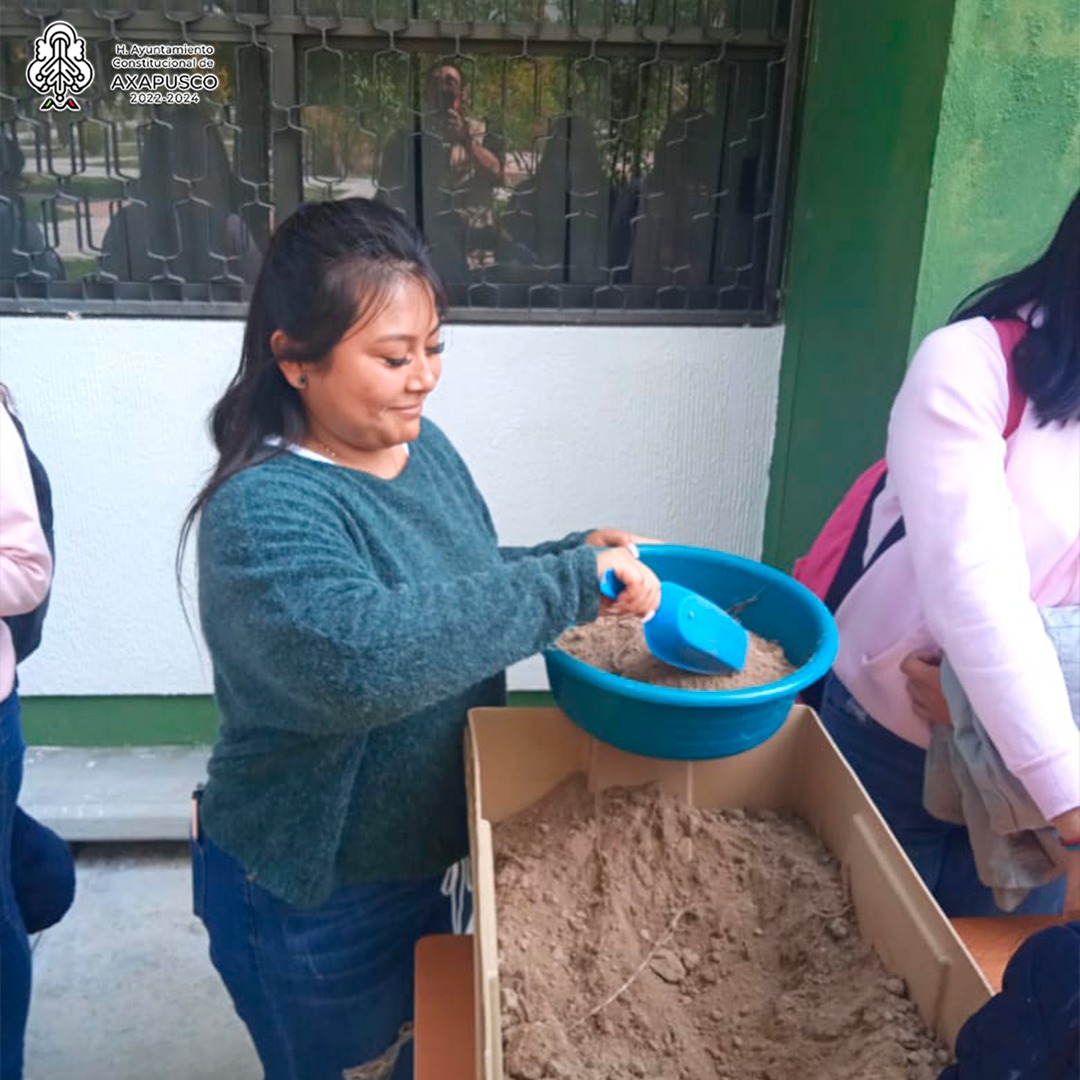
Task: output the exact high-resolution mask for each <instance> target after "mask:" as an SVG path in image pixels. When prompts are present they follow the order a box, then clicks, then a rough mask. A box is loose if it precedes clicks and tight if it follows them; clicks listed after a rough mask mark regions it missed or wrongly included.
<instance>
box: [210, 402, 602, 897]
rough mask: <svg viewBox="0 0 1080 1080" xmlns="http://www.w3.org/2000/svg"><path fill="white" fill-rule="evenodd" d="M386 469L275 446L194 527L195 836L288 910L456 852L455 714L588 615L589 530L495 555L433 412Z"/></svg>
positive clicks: (496, 691) (593, 601)
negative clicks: (206, 738)
mask: <svg viewBox="0 0 1080 1080" xmlns="http://www.w3.org/2000/svg"><path fill="white" fill-rule="evenodd" d="M411 450H412V452H411V455H410V458H409V461H408V464H407V465H406V467H405V469H404V471H403V472H402V473H401V474H400V475H399V476H398V477H397V478H395V479H393V480H383V479H380V478H379V477H375V476H371V475H369V474H367V473H362V472H356V471H353V470H351V469H346V468H342V467H340V466H337V465H332V464H330V463H323V462H320V461H314V460H311V459H307V458H303V457H300V456H298V455H296V454H293V453H288V452H286V453H282V454H279V455H278V456H276V457H273V458H271V459H270V460H268V461H265V462H263V463H261V464H258V465H254V466H251V467H250V468H248V469H245V470H244V471H242V472H240V473H238V474H237V475H236V476H233V477H232V478H230V479H229V480H227V481H226V482H225V483H224V484H223V485H222V486H221V487H220V488H219V489H218V491H217V492H216V493H215V494H214V496H213V497H212V498H211V500H210V502H209V504H208V505H207V506H206V508H205V510H204V511H203V515H202V521H201V523H200V526H199V537H198V558H199V614H200V618H201V621H202V628H203V633H204V635H205V637H206V642H207V645H208V646H209V649H210V655H211V658H212V660H213V668H214V691H215V696H216V698H217V703H218V709H219V711H220V717H221V729H220V735H219V738H218V742H217V745H216V746H215V747H214V752H213V755H212V756H211V759H210V764H209V780H208V782H207V785H206V790H205V793H204V795H203V802H202V826H203V828H204V829H205V830H206V833H207V835H209V836H210V837H211V838H212V839H213V840H214V841H215V842H216V843H217V844H218V845H219V846H220V847H222V848H224V849H225V850H226V851H227V852H229V853H230V854H231V855H232V856H233V857H234V858H236V859H237V860H238V861H239V862H240V863H241V864H242V865H243V866H244V868H245V869H246V870H247V871H248V873H250V874H253V875H254V876H255V879H256V880H257V881H258V882H259V883H260V884H262V885H263V886H264V887H265V888H267V889H268V890H270V891H271V892H272V893H274V894H275V895H277V896H279V897H280V898H282V899H283V900H286V901H287V902H289V903H291V904H294V905H297V906H312V905H315V904H319V903H321V902H322V901H324V900H326V899H327V898H328V897H329V896H330V895H331V893H333V892H334V891H335V890H336V889H338V888H340V887H341V886H344V885H348V884H350V883H354V882H361V881H398V880H408V879H415V878H420V877H426V876H428V875H434V874H437V873H439V872H440V871H442V870H443V869H444V868H445V867H446V866H448V865H449V864H451V863H452V862H454V861H455V860H457V859H459V858H461V857H462V856H463V855H465V854H466V852H467V851H468V831H467V826H466V808H465V785H464V768H463V758H462V734H463V730H464V727H465V720H466V712H467V710H468V709H470V708H473V707H474V706H478V705H501V704H503V703H504V698H505V680H504V677H503V674H502V672H503V668H505V667H506V666H507V665H508V664H511V663H514V662H515V661H517V660H521V659H523V658H524V657H526V656H529V655H531V654H533V653H535V652H537V651H538V650H539V649H542V648H544V647H545V646H547V645H549V644H550V643H551V642H552V641H554V639H555V638H556V637H557V636H558V635H559V634H560V633H561V632H562V631H563V630H565V629H566V628H567V627H568V626H571V625H573V624H574V623H576V622H587V621H590V620H592V619H594V618H595V617H596V615H597V611H598V606H599V601H598V596H597V571H596V553H595V551H594V550H593V549H592V548H590V547H587V546H584V544H583V540H584V534H582V533H576V534H573V535H572V536H569V537H566V539H565V540H562V541H558V542H555V543H552V544H545V545H541V546H540V547H537V548H528V549H521V548H516V549H507V548H503V549H500V548H499V547H498V546H497V543H496V539H495V531H494V529H493V527H492V524H491V518H490V515H489V514H488V511H487V507H486V506H485V504H484V501H483V499H482V498H481V496H480V493H479V492H478V491H477V489H476V486H475V485H474V483H473V481H472V477H471V476H470V475H469V472H468V469H467V468H466V467H465V464H464V462H462V460H461V458H460V457H458V455H457V453H456V452H455V450H454V449H453V447H452V446H451V445H450V443H449V441H448V440H447V439H446V437H445V436H444V435H443V434H442V432H441V431H439V429H438V428H437V427H436V426H435V425H434V424H432V423H431V422H430V421H425V422H424V424H423V425H422V429H421V433H420V437H419V439H417V441H416V442H415V443H413V444H412V448H411Z"/></svg>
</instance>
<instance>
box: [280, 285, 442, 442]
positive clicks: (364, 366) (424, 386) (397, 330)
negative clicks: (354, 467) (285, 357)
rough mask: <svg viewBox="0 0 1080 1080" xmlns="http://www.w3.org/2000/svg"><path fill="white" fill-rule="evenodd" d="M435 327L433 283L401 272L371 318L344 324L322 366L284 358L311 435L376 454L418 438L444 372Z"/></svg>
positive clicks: (284, 366) (283, 365) (287, 375)
mask: <svg viewBox="0 0 1080 1080" xmlns="http://www.w3.org/2000/svg"><path fill="white" fill-rule="evenodd" d="M440 329H441V323H440V320H439V313H438V310H437V308H436V305H435V297H434V295H433V293H432V291H431V287H430V286H429V285H428V284H427V282H426V281H424V280H423V279H422V278H419V277H416V276H413V275H405V274H403V275H402V276H401V277H399V278H398V279H397V281H396V282H394V283H393V284H392V285H391V286H390V288H389V290H388V292H387V294H386V296H385V298H384V299H383V301H382V303H381V304H380V306H379V309H378V311H376V313H375V315H374V316H372V317H371V318H368V319H362V320H360V321H359V322H358V323H356V324H355V325H354V326H353V327H352V328H350V329H349V330H348V331H347V332H346V334H345V336H344V337H343V338H342V339H341V340H340V341H339V342H338V343H337V344H336V345H335V346H334V348H333V349H331V350H330V352H329V353H328V354H327V356H326V358H325V360H323V361H322V362H321V363H317V364H304V363H296V362H290V361H285V362H283V363H282V365H281V368H282V371H283V372H284V374H285V377H286V378H287V379H288V380H289V382H290V383H292V385H293V386H295V387H296V388H297V389H298V390H299V391H300V396H301V398H302V400H303V403H304V409H305V412H306V413H307V419H308V429H309V434H310V436H311V437H312V438H313V439H314V440H316V441H317V442H320V443H322V444H323V445H324V446H325V447H326V448H327V449H329V450H332V451H333V452H334V453H335V454H338V452H339V451H347V450H352V451H359V452H361V453H369V454H378V453H379V452H380V451H384V450H388V449H391V448H393V447H397V446H400V445H401V444H402V443H406V442H412V441H413V440H414V439H416V438H417V436H418V435H419V434H420V418H421V415H422V413H423V408H424V402H425V400H426V399H427V396H428V394H430V393H431V391H432V390H434V389H435V387H436V385H437V384H438V381H439V376H440V375H441V374H442V357H441V353H442V342H441V340H440V337H439V332H440ZM341 456H342V457H344V456H345V454H344V453H342V454H341Z"/></svg>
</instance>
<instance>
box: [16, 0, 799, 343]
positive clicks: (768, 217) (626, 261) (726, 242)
mask: <svg viewBox="0 0 1080 1080" xmlns="http://www.w3.org/2000/svg"><path fill="white" fill-rule="evenodd" d="M57 18H62V19H64V20H66V21H67V22H69V23H70V24H71V25H72V26H73V27H74V28H75V30H76V31H77V32H78V34H80V35H81V36H82V37H84V38H85V40H86V47H85V54H86V59H88V60H90V61H91V62H92V63H93V65H94V68H95V73H96V75H95V80H94V82H93V84H92V85H91V86H90V87H89V89H88V90H87V91H86V92H85V93H84V94H82V95H80V97H79V104H80V110H79V111H77V112H61V111H46V112H42V111H41V110H40V108H39V106H40V104H41V102H42V96H41V95H40V94H38V93H37V92H35V91H34V90H32V89H31V87H30V85H29V83H28V82H27V67H28V64H30V63H31V62H32V60H33V59H34V41H35V39H36V38H38V37H39V36H40V35H41V34H42V33H43V32H44V30H45V28H46V27H47V26H49V25H50V24H51V23H52V22H53V21H54V20H55V19H57ZM802 19H803V0H164V2H161V3H158V2H152V0H78V2H73V0H67V2H63V3H60V2H54V0H35V2H29V3H28V2H23V3H19V4H16V3H13V2H11V0H0V135H2V138H0V165H2V182H3V186H2V190H0V311H8V312H11V311H18V312H29V313H33V312H62V311H76V312H80V313H83V314H126V315H198V316H207V315H220V316H233V317H235V316H239V315H242V314H243V311H244V305H245V301H246V299H247V298H248V297H249V295H250V290H251V285H252V283H253V280H254V276H255V274H256V273H257V269H258V262H259V253H260V251H262V250H264V249H265V246H266V243H267V240H268V237H269V234H270V230H271V228H272V226H273V222H274V220H275V219H276V220H280V219H281V218H283V217H284V216H285V215H287V214H288V213H289V212H291V211H292V210H293V209H294V208H295V207H296V206H297V205H298V204H299V203H300V202H301V201H303V200H310V199H324V198H341V197H345V196H348V195H366V196H370V197H374V198H378V199H381V200H385V201H387V202H389V203H390V204H391V205H394V206H396V207H398V208H399V209H400V210H401V211H402V212H403V213H405V214H407V215H408V216H410V217H411V218H412V219H413V220H414V221H416V222H417V224H418V225H419V226H420V227H421V228H422V229H423V231H424V233H425V236H426V237H427V239H428V242H429V243H430V245H431V248H432V252H433V255H434V259H435V262H436V264H437V266H438V267H439V269H440V271H441V273H442V276H443V278H444V280H445V283H446V286H447V291H448V293H449V296H450V299H451V305H452V309H453V314H454V316H455V317H457V318H458V319H462V320H473V321H519V320H527V321H560V322H567V321H580V322H623V323H628V322H688V323H737V324H743V323H767V322H770V321H772V320H774V319H775V318H776V316H777V305H778V297H779V284H780V276H781V260H782V247H783V231H784V230H783V224H784V203H785V194H786V191H787V188H788V186H789V176H788V173H789V161H790V144H791V137H792V133H791V127H792V123H791V120H792V112H793V106H794V96H795V91H796V85H797V61H798V54H799V41H800V37H801V33H800V31H801V26H802ZM136 43H139V44H142V45H148V44H159V43H198V44H208V45H212V46H213V47H214V50H215V51H214V64H215V67H214V72H215V74H216V75H217V76H218V78H219V80H220V83H219V86H218V87H217V88H216V89H215V90H214V91H212V92H209V93H208V92H205V91H204V92H202V93H201V95H200V97H201V100H200V102H199V103H198V104H197V105H196V104H182V105H180V104H165V105H161V104H154V105H145V104H142V103H141V99H139V98H137V97H133V96H132V93H131V91H130V90H121V89H111V88H110V86H111V81H112V78H113V76H114V75H115V74H117V72H118V71H123V69H121V68H117V67H116V66H115V65H114V60H115V58H117V57H122V56H123V55H124V52H125V48H126V49H127V50H128V53H129V54H130V50H131V47H132V46H133V45H134V44H136Z"/></svg>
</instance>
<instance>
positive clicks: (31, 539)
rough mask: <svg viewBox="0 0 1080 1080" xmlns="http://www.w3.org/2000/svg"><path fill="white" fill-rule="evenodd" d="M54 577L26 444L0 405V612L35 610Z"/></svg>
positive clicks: (12, 613) (17, 613)
mask: <svg viewBox="0 0 1080 1080" xmlns="http://www.w3.org/2000/svg"><path fill="white" fill-rule="evenodd" d="M51 581H52V558H51V556H50V555H49V545H48V544H47V543H46V541H45V533H44V532H43V531H42V528H41V521H40V519H39V518H38V506H37V497H36V496H35V495H34V482H33V480H32V479H31V477H30V465H29V463H28V462H27V460H26V450H25V447H24V446H23V441H22V439H21V438H20V437H19V433H18V431H17V430H16V429H15V424H14V422H13V421H12V419H11V417H10V416H9V415H8V412H7V409H5V408H4V407H3V406H2V405H0V615H22V614H24V613H26V612H28V611H33V610H34V608H36V607H37V606H38V605H39V604H40V603H41V602H42V601H43V600H44V599H45V597H46V596H47V595H48V592H49V585H50V583H51Z"/></svg>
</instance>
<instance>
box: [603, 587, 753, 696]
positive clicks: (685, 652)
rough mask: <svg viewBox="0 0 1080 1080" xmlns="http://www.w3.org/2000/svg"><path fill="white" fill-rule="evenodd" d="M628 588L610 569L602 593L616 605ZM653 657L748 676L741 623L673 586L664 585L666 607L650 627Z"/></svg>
mask: <svg viewBox="0 0 1080 1080" xmlns="http://www.w3.org/2000/svg"><path fill="white" fill-rule="evenodd" d="M623 588H624V585H623V583H622V582H621V581H620V580H619V579H618V578H617V577H616V576H615V571H614V570H608V571H607V572H606V573H605V574H604V576H603V577H602V578H601V579H600V593H601V595H603V596H606V597H607V598H608V599H609V600H614V599H615V598H616V597H617V596H618V595H619V593H621V592H622V591H623ZM644 630H645V644H646V645H648V647H649V652H651V653H652V654H653V656H655V657H656V658H657V660H663V662H664V663H665V664H670V665H671V666H672V667H677V668H682V669H683V671H692V672H694V673H695V674H697V675H719V674H724V673H725V672H728V671H732V670H734V671H742V669H743V665H744V664H745V663H746V649H747V645H748V644H749V641H748V639H747V636H746V631H745V630H744V629H743V628H742V626H741V625H740V624H739V622H738V620H737V619H734V618H732V616H730V615H729V614H728V613H727V612H726V611H725V610H724V609H723V608H722V607H718V606H717V605H716V604H714V603H713V602H712V601H711V600H706V599H705V597H704V596H699V595H698V594H697V593H696V592H691V590H690V589H685V588H683V586H682V585H676V584H675V583H674V582H673V581H662V582H660V607H659V608H658V609H657V611H656V614H655V615H654V616H653V617H652V618H651V619H650V620H649V621H648V622H647V623H645V624H644Z"/></svg>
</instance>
